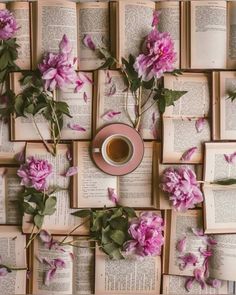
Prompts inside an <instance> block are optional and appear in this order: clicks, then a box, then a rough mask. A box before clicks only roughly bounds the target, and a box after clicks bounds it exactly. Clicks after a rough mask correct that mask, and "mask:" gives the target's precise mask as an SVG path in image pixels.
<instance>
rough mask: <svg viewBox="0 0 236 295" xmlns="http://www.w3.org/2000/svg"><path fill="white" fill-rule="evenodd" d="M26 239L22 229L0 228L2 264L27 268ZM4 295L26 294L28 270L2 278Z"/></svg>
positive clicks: (0, 283)
mask: <svg viewBox="0 0 236 295" xmlns="http://www.w3.org/2000/svg"><path fill="white" fill-rule="evenodd" d="M25 246H26V237H25V236H24V235H22V234H21V228H20V227H16V226H2V225H1V226H0V257H1V263H2V264H6V265H8V266H10V267H17V268H26V267H27V266H26V249H25ZM0 288H1V293H2V294H26V270H18V271H12V272H11V273H8V274H7V276H1V279H0Z"/></svg>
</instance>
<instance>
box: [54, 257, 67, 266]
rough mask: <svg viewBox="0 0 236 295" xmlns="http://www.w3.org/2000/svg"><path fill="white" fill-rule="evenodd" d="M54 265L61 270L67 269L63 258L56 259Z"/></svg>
mask: <svg viewBox="0 0 236 295" xmlns="http://www.w3.org/2000/svg"><path fill="white" fill-rule="evenodd" d="M53 264H54V266H55V267H59V268H65V267H66V263H65V261H64V260H63V259H61V258H56V259H53Z"/></svg>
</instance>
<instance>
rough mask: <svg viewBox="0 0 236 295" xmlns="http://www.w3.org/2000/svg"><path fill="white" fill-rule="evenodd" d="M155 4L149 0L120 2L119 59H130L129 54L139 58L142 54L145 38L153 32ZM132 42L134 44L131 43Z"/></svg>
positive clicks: (123, 0)
mask: <svg viewBox="0 0 236 295" xmlns="http://www.w3.org/2000/svg"><path fill="white" fill-rule="evenodd" d="M154 10H155V3H154V2H152V1H148V0H142V1H137V0H130V1H125V0H121V1H119V2H118V15H119V28H118V30H119V31H118V34H119V35H117V38H119V52H120V55H119V56H118V57H117V58H118V61H119V62H120V61H121V57H124V58H126V59H127V58H128V56H129V54H132V55H134V56H137V55H138V54H139V53H140V52H141V48H142V45H143V41H144V38H145V37H146V36H147V35H148V33H149V32H150V31H151V29H152V27H151V24H152V16H153V11H154ZM130 40H132V42H131V41H130Z"/></svg>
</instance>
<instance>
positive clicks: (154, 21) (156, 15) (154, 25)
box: [152, 10, 161, 27]
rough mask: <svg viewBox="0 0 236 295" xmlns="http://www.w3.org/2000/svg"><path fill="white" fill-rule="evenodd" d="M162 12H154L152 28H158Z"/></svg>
mask: <svg viewBox="0 0 236 295" xmlns="http://www.w3.org/2000/svg"><path fill="white" fill-rule="evenodd" d="M160 14H161V12H160V11H157V10H155V11H154V12H153V18H152V27H156V26H157V25H158V23H159V16H160Z"/></svg>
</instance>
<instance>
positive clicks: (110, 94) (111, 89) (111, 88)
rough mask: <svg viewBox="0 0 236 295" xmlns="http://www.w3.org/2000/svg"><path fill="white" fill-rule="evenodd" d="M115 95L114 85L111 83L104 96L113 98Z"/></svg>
mask: <svg viewBox="0 0 236 295" xmlns="http://www.w3.org/2000/svg"><path fill="white" fill-rule="evenodd" d="M115 93H116V85H115V84H114V83H113V84H112V85H111V87H110V88H109V90H108V92H107V93H106V94H105V95H106V96H108V97H110V96H113V95H114V94H115Z"/></svg>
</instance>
